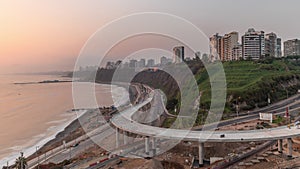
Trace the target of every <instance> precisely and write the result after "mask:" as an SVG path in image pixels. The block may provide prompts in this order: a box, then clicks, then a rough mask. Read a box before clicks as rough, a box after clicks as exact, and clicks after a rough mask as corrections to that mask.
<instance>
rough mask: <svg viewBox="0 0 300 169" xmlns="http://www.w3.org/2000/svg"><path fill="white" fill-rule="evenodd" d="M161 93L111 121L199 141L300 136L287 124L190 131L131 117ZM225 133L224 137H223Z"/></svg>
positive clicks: (121, 126) (160, 135)
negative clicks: (252, 128)
mask: <svg viewBox="0 0 300 169" xmlns="http://www.w3.org/2000/svg"><path fill="white" fill-rule="evenodd" d="M157 94H159V93H156V92H155V93H152V94H151V97H150V98H148V99H146V100H145V101H144V102H143V103H141V104H138V105H136V106H134V107H132V108H130V109H127V110H125V111H123V112H122V113H120V114H117V115H115V116H114V117H113V118H112V119H111V123H112V124H113V125H114V126H115V127H117V128H119V129H121V130H123V131H127V132H130V133H135V134H138V135H142V136H149V137H155V138H164V139H175V140H184V141H199V142H249V141H268V140H279V139H285V138H293V137H298V136H300V129H296V127H292V128H291V129H289V128H288V127H287V126H284V127H278V128H273V129H264V130H252V131H249V130H248V131H190V130H180V129H166V128H160V127H153V126H148V125H144V124H140V123H138V122H136V121H134V120H132V119H131V117H132V115H133V114H134V113H135V112H136V111H137V110H138V109H139V108H141V107H143V106H144V105H146V104H148V103H150V102H151V101H152V99H153V98H156V97H155V95H157ZM221 135H223V136H224V137H221Z"/></svg>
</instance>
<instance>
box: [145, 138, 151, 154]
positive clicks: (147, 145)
mask: <svg viewBox="0 0 300 169" xmlns="http://www.w3.org/2000/svg"><path fill="white" fill-rule="evenodd" d="M149 144H150V143H149V137H148V136H146V137H145V153H146V154H149Z"/></svg>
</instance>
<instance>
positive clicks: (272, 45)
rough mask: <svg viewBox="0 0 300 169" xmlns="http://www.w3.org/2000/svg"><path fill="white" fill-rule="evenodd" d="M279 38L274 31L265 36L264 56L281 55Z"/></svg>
mask: <svg viewBox="0 0 300 169" xmlns="http://www.w3.org/2000/svg"><path fill="white" fill-rule="evenodd" d="M281 53H282V52H281V39H280V38H278V37H277V35H276V34H275V33H273V32H272V33H268V34H266V36H265V57H281Z"/></svg>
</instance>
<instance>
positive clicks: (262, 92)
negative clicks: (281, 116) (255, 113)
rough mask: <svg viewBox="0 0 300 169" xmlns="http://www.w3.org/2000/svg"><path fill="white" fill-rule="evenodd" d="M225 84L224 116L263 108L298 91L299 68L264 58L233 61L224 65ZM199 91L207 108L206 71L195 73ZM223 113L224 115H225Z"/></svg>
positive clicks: (290, 61)
mask: <svg viewBox="0 0 300 169" xmlns="http://www.w3.org/2000/svg"><path fill="white" fill-rule="evenodd" d="M223 67H224V71H225V75H226V83H227V104H226V108H225V113H226V114H227V115H228V114H230V113H233V112H235V111H236V106H235V105H239V107H240V110H241V111H243V110H244V111H246V110H250V109H255V108H257V107H263V106H266V105H267V104H268V98H270V101H271V102H277V101H279V100H282V99H285V98H286V97H287V96H290V95H293V94H295V93H297V91H298V89H300V76H299V73H300V66H299V62H298V60H296V59H291V58H286V59H277V60H276V59H266V60H263V61H235V62H224V63H223ZM196 78H197V80H198V84H199V89H200V90H203V91H204V92H203V97H202V98H201V106H202V107H204V108H208V107H209V105H210V81H209V78H208V75H207V72H206V71H205V69H200V70H199V72H198V73H197V74H196ZM226 114H225V115H226Z"/></svg>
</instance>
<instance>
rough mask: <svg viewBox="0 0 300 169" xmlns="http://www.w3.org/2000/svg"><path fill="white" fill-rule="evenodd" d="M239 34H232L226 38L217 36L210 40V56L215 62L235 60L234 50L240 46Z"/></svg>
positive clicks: (225, 36) (226, 35)
mask: <svg viewBox="0 0 300 169" xmlns="http://www.w3.org/2000/svg"><path fill="white" fill-rule="evenodd" d="M238 39H239V34H238V32H231V33H228V34H225V35H224V36H219V34H215V35H213V36H212V37H211V38H210V54H211V56H212V57H213V58H215V59H214V60H222V61H230V60H233V48H234V47H236V46H237V45H238Z"/></svg>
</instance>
